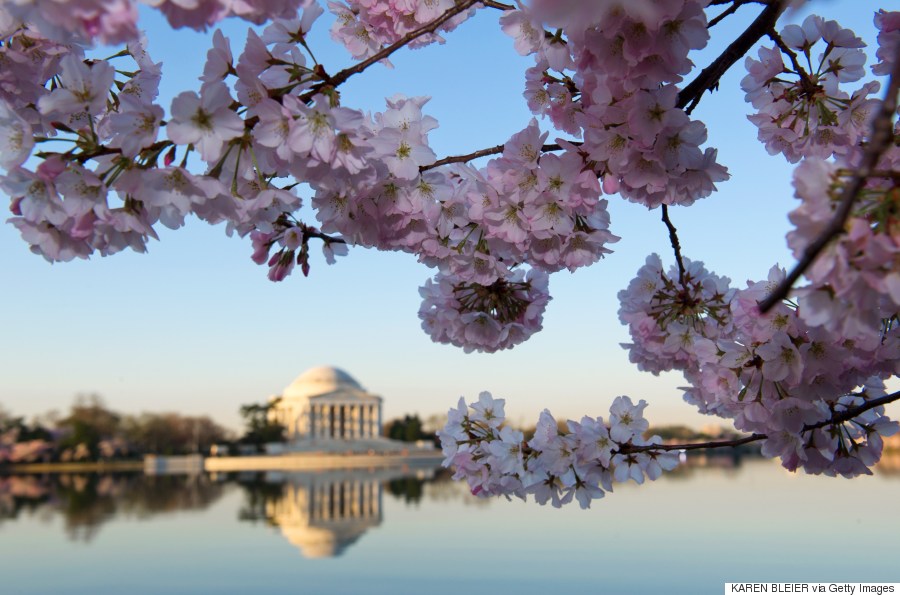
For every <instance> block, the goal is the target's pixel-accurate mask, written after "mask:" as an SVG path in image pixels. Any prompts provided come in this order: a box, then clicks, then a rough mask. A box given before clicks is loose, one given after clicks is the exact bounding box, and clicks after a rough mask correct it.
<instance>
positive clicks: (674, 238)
mask: <svg viewBox="0 0 900 595" xmlns="http://www.w3.org/2000/svg"><path fill="white" fill-rule="evenodd" d="M662 220H663V223H665V224H666V228H667V229H668V230H669V242H671V243H672V249H673V250H674V251H675V262H676V263H678V284H679V285H681V287H684V261H683V260H682V259H681V243H680V242H679V241H678V230H677V229H675V226H674V225H672V220H671V219H669V207H668V205H663V206H662Z"/></svg>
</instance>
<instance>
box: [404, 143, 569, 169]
mask: <svg viewBox="0 0 900 595" xmlns="http://www.w3.org/2000/svg"><path fill="white" fill-rule="evenodd" d="M572 144H573V145H579V144H581V143H579V142H577V141H576V142H572ZM505 146H506V145H496V146H494V147H489V148H487V149H480V150H478V151H472V152H471V153H467V154H465V155H452V156H450V157H444V158H443V159H438V160H437V161H435V162H434V163H430V164H428V165H423V166H421V167H420V168H419V171H420V172H423V171H428V170H429V169H434V168H436V167H440V166H441V165H447V164H448V163H466V162H467V161H472V160H473V159H478V158H479V157H487V156H488V155H499V154H500V153H502V152H503V147H505ZM561 150H562V147H561V146H559V145H558V144H556V143H553V144H549V145H543V146H541V153H549V152H550V151H561Z"/></svg>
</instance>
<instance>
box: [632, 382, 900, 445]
mask: <svg viewBox="0 0 900 595" xmlns="http://www.w3.org/2000/svg"><path fill="white" fill-rule="evenodd" d="M898 400H900V391H897V392H895V393H891V394H889V395H885V396H883V397H879V398H877V399H872V400H871V401H866V402H865V403H863V404H862V405H858V406H857V407H852V408H850V409H848V410H846V411H843V412H841V413H838V414H836V415H834V416H833V417H831V418H829V419H826V420H825V421H820V422H818V423H815V424H810V425H807V426H804V427H803V430H802V431H803V432H811V431H812V430H817V429H819V428H824V427H825V426H830V425H832V424H840V423H844V422H845V421H849V420H851V419H853V418H854V417H856V416H858V415H860V414H862V413H865V412H866V411H868V410H870V409H875V408H876V407H881V406H883V405H887V404H888V403H893V402H894V401H898ZM768 437H769V436H768V435H766V434H750V435H749V436H745V437H744V438H736V439H734V440H714V441H712V442H693V443H690V444H645V445H640V446H636V445H633V444H626V445H624V446H622V449H621V450H620V451H618V452H619V453H621V454H629V453H636V452H647V451H652V450H664V451H672V450H702V449H708V448H734V447H735V446H742V445H744V444H749V443H751V442H758V441H760V440H765V439H766V438H768Z"/></svg>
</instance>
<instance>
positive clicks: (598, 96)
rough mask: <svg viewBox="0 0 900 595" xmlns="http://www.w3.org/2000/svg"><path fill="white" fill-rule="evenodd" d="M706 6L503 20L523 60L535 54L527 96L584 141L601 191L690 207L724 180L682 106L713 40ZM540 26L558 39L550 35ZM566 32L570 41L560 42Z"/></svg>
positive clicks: (551, 11)
mask: <svg viewBox="0 0 900 595" xmlns="http://www.w3.org/2000/svg"><path fill="white" fill-rule="evenodd" d="M705 4H706V2H703V1H696V0H667V1H666V2H657V3H645V2H636V3H631V2H629V3H620V2H615V1H606V2H596V3H573V2H561V3H551V2H536V3H535V5H534V7H533V8H534V10H533V11H532V10H527V9H525V8H522V9H521V10H515V11H510V12H508V13H507V14H505V15H504V16H503V17H501V18H500V22H501V25H502V26H503V29H504V31H505V32H506V33H507V34H509V35H510V36H512V37H514V38H515V47H516V50H517V51H519V53H520V54H523V55H527V54H531V53H533V54H535V62H536V64H535V66H533V67H532V68H530V69H529V70H528V73H527V75H526V88H525V98H526V99H527V101H528V105H529V107H530V108H531V109H532V111H533V112H534V113H535V114H540V115H547V116H549V117H550V119H551V121H552V122H553V125H554V126H556V127H557V128H559V129H560V130H564V131H566V132H568V133H570V134H573V135H577V136H582V137H583V139H584V143H583V145H582V147H581V150H582V151H583V152H585V153H586V154H587V155H588V156H589V158H590V160H591V161H592V162H593V163H594V171H595V173H596V174H597V175H599V176H602V177H603V180H604V188H605V189H607V190H608V191H609V192H618V193H619V194H620V195H621V196H622V197H624V198H626V199H628V200H631V201H634V202H637V203H640V204H643V205H646V206H648V207H651V208H653V207H656V206H659V205H661V204H667V205H672V204H681V205H689V204H691V203H693V202H694V201H695V200H697V199H699V198H704V197H706V196H709V195H710V193H712V191H713V190H715V184H716V183H717V182H721V181H723V180H725V179H727V177H728V175H727V173H726V170H725V168H724V167H723V166H721V165H720V164H719V163H718V162H717V161H716V150H715V149H712V148H707V149H705V150H702V149H701V148H700V145H702V144H703V143H704V142H705V141H706V127H705V126H704V125H703V123H702V122H700V121H697V120H693V119H691V118H690V116H689V115H688V114H687V113H686V112H685V110H683V109H682V108H683V107H684V106H683V105H681V104H680V99H679V89H678V83H679V82H681V81H682V78H683V75H684V74H686V73H688V72H690V71H691V69H692V66H693V64H692V62H691V61H690V60H689V59H688V57H687V56H688V52H689V51H690V50H695V49H700V48H702V47H704V46H705V45H706V43H707V40H708V39H709V33H708V32H707V28H706V15H705V13H704V12H703V9H704V7H705ZM542 19H543V20H544V21H546V22H548V23H558V26H560V27H562V28H561V29H560V32H558V33H557V34H556V35H552V34H550V33H549V32H546V31H544V29H543V25H542ZM561 33H564V34H565V35H562V34H561Z"/></svg>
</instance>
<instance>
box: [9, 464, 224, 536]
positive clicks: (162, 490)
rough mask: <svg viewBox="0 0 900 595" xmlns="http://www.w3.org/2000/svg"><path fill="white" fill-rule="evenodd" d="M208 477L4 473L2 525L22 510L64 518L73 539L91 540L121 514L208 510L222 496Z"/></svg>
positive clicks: (138, 516)
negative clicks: (6, 474) (59, 515)
mask: <svg viewBox="0 0 900 595" xmlns="http://www.w3.org/2000/svg"><path fill="white" fill-rule="evenodd" d="M223 492H224V486H223V485H221V484H219V483H216V482H214V481H211V479H210V478H209V476H203V475H197V476H174V475H170V476H145V475H142V474H137V473H121V474H105V475H100V474H96V473H85V474H54V475H10V476H0V527H2V523H3V522H4V521H10V520H16V519H18V518H19V517H20V515H22V514H28V515H34V516H37V517H38V518H41V519H42V520H50V519H51V518H52V517H53V515H54V514H61V515H62V516H63V518H64V519H65V524H64V528H65V532H66V535H68V537H69V538H70V539H73V540H77V541H86V542H87V541H91V540H92V539H93V538H94V537H95V536H96V535H97V532H98V531H99V530H100V528H101V527H102V526H103V525H104V524H105V523H107V522H109V521H111V520H113V519H114V518H116V517H120V518H121V517H130V518H135V519H138V520H148V519H151V518H153V517H155V516H156V515H160V514H166V513H171V512H174V511H178V510H203V509H205V508H207V507H209V506H210V505H212V504H213V503H214V502H216V501H217V500H218V499H219V498H220V497H221V496H222V494H223Z"/></svg>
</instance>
